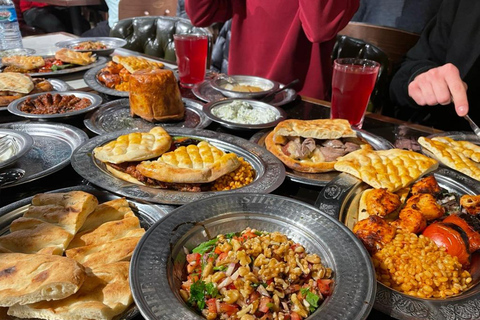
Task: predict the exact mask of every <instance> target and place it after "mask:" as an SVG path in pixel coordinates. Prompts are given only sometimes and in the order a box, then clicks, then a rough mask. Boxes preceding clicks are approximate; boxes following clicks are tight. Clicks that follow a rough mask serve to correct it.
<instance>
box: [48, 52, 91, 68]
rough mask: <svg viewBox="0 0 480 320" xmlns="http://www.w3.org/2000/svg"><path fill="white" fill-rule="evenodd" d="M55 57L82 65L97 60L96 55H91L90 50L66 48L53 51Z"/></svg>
mask: <svg viewBox="0 0 480 320" xmlns="http://www.w3.org/2000/svg"><path fill="white" fill-rule="evenodd" d="M55 59H58V60H61V61H63V62H67V63H73V64H78V65H82V66H85V65H87V64H91V63H93V62H95V61H96V60H97V58H96V56H94V55H92V53H91V52H80V51H73V50H70V49H67V48H62V49H60V50H58V51H57V52H55Z"/></svg>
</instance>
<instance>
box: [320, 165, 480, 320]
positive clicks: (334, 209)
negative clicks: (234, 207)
mask: <svg viewBox="0 0 480 320" xmlns="http://www.w3.org/2000/svg"><path fill="white" fill-rule="evenodd" d="M434 176H435V178H436V179H437V181H438V183H439V185H440V186H441V187H442V188H444V189H446V190H448V191H450V192H456V193H458V194H480V184H479V183H478V182H477V181H475V180H473V179H471V178H469V177H467V176H465V175H463V174H461V173H458V172H456V171H454V170H450V169H448V168H440V169H437V170H436V171H435V172H434ZM367 188H369V186H368V185H367V184H365V183H363V182H362V181H361V180H359V179H357V178H355V177H353V176H351V175H349V174H347V173H342V174H340V175H339V176H338V177H336V178H335V179H333V180H332V181H331V182H330V183H329V184H327V185H326V186H325V188H323V189H322V191H321V192H320V194H319V195H318V198H317V200H316V202H315V207H317V208H319V209H320V210H321V211H323V212H325V213H326V214H328V215H330V216H332V217H334V218H336V219H339V220H340V221H341V222H343V223H345V224H346V225H347V227H349V228H350V229H352V228H353V225H354V224H355V223H356V221H357V214H358V202H359V200H360V196H361V193H362V192H363V191H364V190H365V189H367ZM479 301H480V284H477V285H475V286H474V287H473V288H471V289H469V290H468V291H466V292H465V293H463V294H461V295H459V296H456V297H452V298H448V299H420V298H416V297H412V296H408V295H406V294H403V293H401V292H398V291H396V290H392V289H390V288H389V287H387V286H385V285H383V284H382V283H380V282H377V294H376V298H375V305H374V308H375V309H377V310H379V311H381V312H383V313H386V314H388V315H390V316H392V317H394V318H397V319H402V320H414V319H429V320H433V319H435V320H465V319H472V320H473V319H479V315H480V303H479Z"/></svg>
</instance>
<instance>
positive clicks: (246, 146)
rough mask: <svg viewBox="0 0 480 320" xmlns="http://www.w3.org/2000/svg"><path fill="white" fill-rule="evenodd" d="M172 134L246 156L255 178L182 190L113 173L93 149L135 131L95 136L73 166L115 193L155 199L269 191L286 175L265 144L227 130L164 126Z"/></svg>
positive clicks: (181, 199) (183, 199)
mask: <svg viewBox="0 0 480 320" xmlns="http://www.w3.org/2000/svg"><path fill="white" fill-rule="evenodd" d="M165 130H166V131H167V132H168V133H169V134H170V135H171V136H173V137H175V136H180V137H191V138H194V139H198V140H205V141H207V142H209V143H211V144H212V145H214V146H216V147H217V148H219V149H221V150H223V151H226V152H234V153H235V154H236V155H237V156H239V157H243V158H244V159H245V160H246V161H247V162H248V163H250V164H251V165H252V167H253V169H254V170H255V173H256V177H255V180H254V181H253V182H252V183H250V184H249V185H246V186H244V187H242V188H238V189H235V190H229V191H208V192H181V191H175V190H166V189H156V188H152V187H147V186H141V185H137V184H133V183H131V182H127V181H124V180H121V179H119V178H116V177H114V176H113V175H112V174H111V173H110V172H108V171H107V169H106V168H105V165H104V164H103V163H101V162H100V161H98V160H97V159H95V158H94V157H93V149H94V148H95V147H97V146H101V145H104V144H105V143H107V142H109V141H112V140H114V139H116V138H117V137H118V136H120V135H123V134H127V133H129V132H132V131H130V130H127V131H118V132H113V133H109V134H105V135H101V136H97V137H94V138H92V139H90V140H89V141H88V142H86V143H85V144H83V145H82V146H80V147H79V148H78V149H77V150H75V152H74V153H73V155H72V166H73V168H74V169H75V171H77V173H78V174H80V175H81V176H82V177H83V178H85V179H87V180H88V181H90V182H92V183H93V184H95V185H97V186H100V187H102V188H104V189H107V190H109V191H111V192H113V193H116V194H119V195H122V196H125V197H130V198H133V199H139V200H145V201H150V202H155V203H167V204H184V203H189V202H193V201H198V200H200V199H204V198H208V197H211V196H213V195H217V194H235V193H244V192H258V193H269V192H272V191H273V190H275V189H276V188H278V187H279V186H280V185H281V184H282V182H283V180H284V179H285V167H284V165H283V163H281V162H280V160H278V159H277V158H276V157H275V156H274V155H273V154H271V153H270V152H268V151H266V150H265V149H264V148H261V147H260V146H258V145H256V144H254V143H251V142H249V141H247V140H244V139H242V138H239V137H235V136H232V135H229V134H225V133H218V132H214V131H208V130H198V129H190V128H165Z"/></svg>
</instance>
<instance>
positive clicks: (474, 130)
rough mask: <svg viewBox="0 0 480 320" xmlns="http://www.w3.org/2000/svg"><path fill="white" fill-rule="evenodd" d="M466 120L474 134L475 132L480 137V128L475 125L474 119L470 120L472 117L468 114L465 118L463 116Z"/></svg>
mask: <svg viewBox="0 0 480 320" xmlns="http://www.w3.org/2000/svg"><path fill="white" fill-rule="evenodd" d="M463 117H464V118H465V120H467V121H468V123H469V124H470V127H471V128H472V130H473V132H475V134H476V135H477V136H478V137H480V128H479V127H478V126H477V125H476V124H475V122H473V120H472V119H470V117H469V116H468V114H466V115H465V116H463Z"/></svg>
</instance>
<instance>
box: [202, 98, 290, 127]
mask: <svg viewBox="0 0 480 320" xmlns="http://www.w3.org/2000/svg"><path fill="white" fill-rule="evenodd" d="M203 111H204V112H205V114H206V115H207V117H208V118H210V119H211V120H212V121H215V122H218V123H219V124H221V125H223V126H224V127H227V128H230V129H240V130H255V129H258V130H259V129H266V128H272V127H275V126H276V125H277V124H278V123H279V122H280V121H283V120H285V119H286V118H287V114H286V112H285V111H284V110H282V109H280V108H278V107H275V106H272V105H271V104H268V103H265V102H261V101H257V100H247V99H225V100H220V101H215V102H211V103H208V104H206V105H204V106H203Z"/></svg>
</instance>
